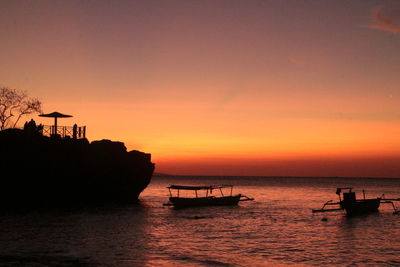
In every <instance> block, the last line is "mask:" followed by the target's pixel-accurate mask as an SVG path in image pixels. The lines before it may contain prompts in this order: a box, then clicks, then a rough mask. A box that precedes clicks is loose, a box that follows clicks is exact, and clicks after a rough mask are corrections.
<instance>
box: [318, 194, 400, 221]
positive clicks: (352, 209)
mask: <svg viewBox="0 0 400 267" xmlns="http://www.w3.org/2000/svg"><path fill="white" fill-rule="evenodd" d="M352 189H353V188H352V187H344V188H337V189H336V194H337V195H338V196H339V202H332V200H329V201H328V202H326V203H325V204H324V205H323V206H322V208H321V209H314V210H313V212H325V211H337V210H344V211H346V214H347V216H354V215H361V214H367V213H371V212H377V211H378V209H379V206H380V204H381V203H391V204H392V206H393V209H394V213H395V214H396V213H398V210H397V209H396V207H395V205H394V202H393V201H399V200H400V199H387V198H384V197H377V198H370V199H366V198H365V191H364V190H363V196H364V198H363V199H357V198H356V193H355V192H353V191H352ZM342 190H347V191H346V192H342ZM327 206H335V207H333V208H326V207H327Z"/></svg>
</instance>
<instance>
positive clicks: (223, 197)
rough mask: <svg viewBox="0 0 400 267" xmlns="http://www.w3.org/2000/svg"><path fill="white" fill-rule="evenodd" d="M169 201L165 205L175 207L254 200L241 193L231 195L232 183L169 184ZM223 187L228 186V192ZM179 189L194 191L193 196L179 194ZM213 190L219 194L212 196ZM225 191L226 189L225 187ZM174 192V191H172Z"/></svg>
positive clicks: (219, 204) (221, 204) (228, 203)
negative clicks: (203, 184) (202, 184)
mask: <svg viewBox="0 0 400 267" xmlns="http://www.w3.org/2000/svg"><path fill="white" fill-rule="evenodd" d="M167 188H168V191H169V195H170V197H169V202H168V203H165V204H164V205H165V206H174V207H175V208H186V207H201V206H223V205H237V204H238V203H239V201H249V200H254V199H253V198H249V197H247V196H245V195H242V194H236V195H233V194H232V191H233V185H210V186H186V185H171V186H168V187H167ZM224 188H228V190H229V192H228V194H227V192H225V194H224V190H223V189H224ZM181 190H188V191H194V193H195V196H194V197H186V196H181V195H180V191H181ZM213 190H217V191H219V193H220V196H214V195H213ZM199 191H200V194H199V193H198V192H199ZM225 191H226V189H225ZM173 192H174V193H173Z"/></svg>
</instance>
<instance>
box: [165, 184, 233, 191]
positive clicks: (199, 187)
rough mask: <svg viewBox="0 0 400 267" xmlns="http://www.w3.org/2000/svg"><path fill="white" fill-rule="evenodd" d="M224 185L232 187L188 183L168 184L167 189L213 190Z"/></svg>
mask: <svg viewBox="0 0 400 267" xmlns="http://www.w3.org/2000/svg"><path fill="white" fill-rule="evenodd" d="M225 187H233V185H209V186H189V185H170V186H168V187H167V188H168V189H182V190H213V189H221V188H225Z"/></svg>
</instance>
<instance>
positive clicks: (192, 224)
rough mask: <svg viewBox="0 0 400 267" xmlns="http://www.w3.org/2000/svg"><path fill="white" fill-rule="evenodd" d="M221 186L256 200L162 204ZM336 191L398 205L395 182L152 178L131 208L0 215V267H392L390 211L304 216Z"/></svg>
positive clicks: (395, 224) (398, 247)
mask: <svg viewBox="0 0 400 267" xmlns="http://www.w3.org/2000/svg"><path fill="white" fill-rule="evenodd" d="M227 183H230V184H234V185H235V188H234V193H242V194H245V195H248V196H250V197H254V198H255V201H248V202H242V203H240V205H239V206H235V207H203V208H195V209H184V210H174V209H172V208H170V207H164V206H163V205H162V204H163V203H165V202H166V201H167V198H168V190H167V189H166V188H165V187H166V186H168V185H170V184H185V185H199V184H206V185H208V184H227ZM345 186H346V187H347V186H352V187H355V189H356V191H357V189H359V190H360V192H361V190H362V189H365V190H366V194H367V197H378V196H381V195H382V194H383V193H384V194H385V196H386V197H400V179H354V178H351V179H350V178H347V179H346V178H340V179H339V178H335V179H333V178H330V179H327V178H261V177H257V178H254V177H236V178H235V177H226V178H223V177H157V178H154V179H153V181H152V184H151V185H150V186H149V187H148V188H147V189H146V190H145V191H144V192H143V193H142V195H141V199H142V203H141V204H140V205H136V206H107V207H102V208H97V209H93V208H91V209H80V210H72V211H46V212H28V213H17V214H15V213H14V214H3V215H1V222H0V265H1V266H279V265H281V266H287V265H297V266H321V265H330V266H335V265H345V266H400V216H399V215H393V214H392V208H391V206H389V205H387V206H382V207H381V208H380V212H379V213H376V214H370V215H368V216H363V217H355V218H346V217H345V216H344V214H343V213H342V212H334V213H323V214H312V212H311V209H313V208H320V207H321V206H322V204H323V203H324V202H325V201H327V200H330V199H333V200H335V201H336V198H337V196H336V194H335V189H336V187H345ZM361 195H362V194H361V193H360V194H359V197H361ZM399 206H400V205H399ZM322 218H326V219H327V220H324V221H323V220H322Z"/></svg>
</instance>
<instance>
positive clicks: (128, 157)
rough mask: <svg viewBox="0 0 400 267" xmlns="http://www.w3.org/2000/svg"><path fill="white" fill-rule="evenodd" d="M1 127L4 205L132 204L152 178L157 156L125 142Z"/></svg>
mask: <svg viewBox="0 0 400 267" xmlns="http://www.w3.org/2000/svg"><path fill="white" fill-rule="evenodd" d="M28 129H29V130H28V131H24V130H19V129H7V130H4V131H0V190H1V191H0V207H2V208H7V207H14V206H22V207H46V206H60V205H66V206H70V205H76V204H78V205H79V204H98V203H115V202H117V203H131V202H136V201H137V200H138V197H139V194H140V193H141V192H142V191H143V190H144V189H145V188H146V187H147V185H148V184H149V183H150V180H151V177H152V174H153V171H154V164H153V163H152V162H151V155H150V154H146V153H143V152H139V151H130V152H127V150H126V147H125V145H124V144H123V143H121V142H112V141H110V140H101V141H93V142H92V143H89V142H88V140H87V139H72V138H64V139H62V138H59V137H58V138H57V137H51V138H50V137H45V136H42V135H41V134H40V133H39V132H37V133H36V132H34V131H32V130H31V129H30V128H28Z"/></svg>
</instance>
